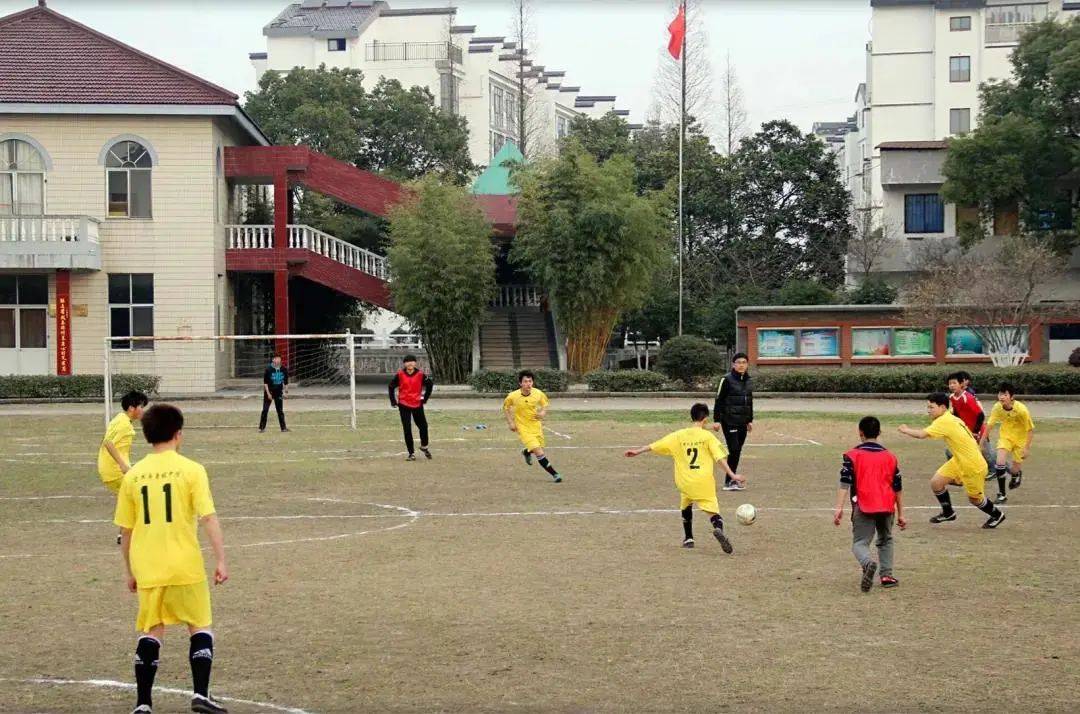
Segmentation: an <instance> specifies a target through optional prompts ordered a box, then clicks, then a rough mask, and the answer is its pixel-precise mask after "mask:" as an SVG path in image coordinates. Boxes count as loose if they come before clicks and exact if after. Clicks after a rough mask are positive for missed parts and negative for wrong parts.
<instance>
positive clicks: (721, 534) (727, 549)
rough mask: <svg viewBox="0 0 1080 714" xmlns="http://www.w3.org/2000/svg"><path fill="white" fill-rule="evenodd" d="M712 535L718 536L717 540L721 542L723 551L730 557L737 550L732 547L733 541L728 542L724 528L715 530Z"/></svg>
mask: <svg viewBox="0 0 1080 714" xmlns="http://www.w3.org/2000/svg"><path fill="white" fill-rule="evenodd" d="M712 534H713V535H714V536H716V540H718V541H720V549H721V550H723V551H724V552H725V553H727V554H728V555H731V554H732V552H734V550H735V548H733V547H732V546H731V541H730V540H728V537H727V536H726V535H724V529H723V528H713V531H712Z"/></svg>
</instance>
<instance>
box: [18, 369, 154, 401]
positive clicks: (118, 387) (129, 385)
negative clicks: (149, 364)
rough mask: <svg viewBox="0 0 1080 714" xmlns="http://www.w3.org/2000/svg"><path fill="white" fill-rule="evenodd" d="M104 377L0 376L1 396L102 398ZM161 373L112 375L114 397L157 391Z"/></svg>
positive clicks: (80, 375) (79, 375)
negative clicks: (153, 374)
mask: <svg viewBox="0 0 1080 714" xmlns="http://www.w3.org/2000/svg"><path fill="white" fill-rule="evenodd" d="M104 382H105V380H104V378H103V377H102V376H101V375H100V374H77V375H73V376H70V377H55V376H47V375H41V376H24V375H12V376H0V399H80V398H91V397H98V398H101V397H102V396H103V395H104V394H105V384H104ZM160 382H161V378H160V377H154V376H151V375H148V374H118V375H116V376H115V377H113V380H112V386H113V397H114V398H117V399H119V398H120V397H122V396H124V395H125V394H127V393H128V392H130V391H133V390H137V391H140V392H145V393H146V394H147V395H148V396H154V395H156V394H157V391H158V385H159V384H160Z"/></svg>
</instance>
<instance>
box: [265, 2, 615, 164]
mask: <svg viewBox="0 0 1080 714" xmlns="http://www.w3.org/2000/svg"><path fill="white" fill-rule="evenodd" d="M456 16H457V8H454V7H438V8H419V9H416V8H414V9H394V8H392V7H391V6H390V5H389V4H388V3H386V2H383V1H382V0H303V1H302V2H298V3H293V4H291V5H288V6H287V7H286V8H285V9H284V10H282V11H281V13H280V14H279V15H278V16H277V17H276V18H274V19H273V20H271V21H270V23H269V24H267V25H266V26H265V27H264V28H263V35H264V36H265V37H266V50H265V51H262V52H253V53H251V54H250V55H249V58H250V60H251V62H252V65H253V66H254V68H255V72H256V76H257V77H261V76H262V74H263V73H264V72H267V71H273V72H288V71H289V70H291V69H292V68H294V67H305V68H308V69H314V68H317V67H319V66H320V65H323V64H325V65H326V66H327V67H331V68H333V67H338V68H353V69H358V70H361V71H362V72H363V73H364V79H365V84H371V85H373V84H374V83H375V82H377V81H378V79H379V78H380V77H387V78H390V79H396V80H398V81H399V82H401V84H402V85H403V86H406V87H409V86H414V85H419V86H423V87H427V88H428V89H429V90H430V91H431V93H432V94H433V95H434V97H435V99H436V101H437V102H438V104H439V106H441V107H442V108H443V110H445V111H449V112H453V113H455V114H459V115H461V116H463V117H465V119H466V121H467V123H468V127H469V151H470V155H471V157H472V160H473V163H475V164H477V165H480V166H483V165H486V164H487V163H488V162H489V161H490V159H491V157H493V156H494V155H495V154H496V153H498V151H499V149H501V148H502V146H503V144H504V143H506V142H507V141H511V142H514V143H515V144H521V139H522V132H521V129H520V127H519V126H518V124H519V123H520V116H519V111H518V109H519V106H520V103H521V94H522V92H521V87H520V84H519V79H522V78H523V79H524V80H525V82H524V85H525V97H526V102H527V105H528V106H527V111H526V123H527V133H526V139H527V143H528V153H529V154H534V153H544V152H548V151H551V150H553V149H554V147H555V145H556V142H557V140H558V138H560V137H561V136H564V135H565V134H566V133H567V132H568V131H569V126H570V121H571V120H572V119H573V118H574V117H575V116H578V115H581V114H585V115H588V116H597V117H598V116H602V115H603V114H606V113H607V112H608V111H612V110H615V111H616V113H618V114H619V115H621V116H626V115H628V114H629V112H628V111H626V110H616V109H615V99H616V98H615V97H614V96H610V95H585V94H582V93H581V88H580V87H578V86H574V85H571V84H570V83H569V82H567V80H566V73H565V72H564V71H561V70H557V69H550V68H548V67H546V66H544V65H541V64H539V63H538V61H537V59H536V58H533V57H530V56H528V54H527V53H522V52H521V50H520V49H519V48H518V47H517V44H516V43H515V42H514V41H512V40H508V39H507V38H505V37H502V36H488V35H480V34H477V31H476V26H475V25H458V24H455V20H456ZM522 68H524V69H522ZM519 75H522V77H519ZM534 150H535V151H534Z"/></svg>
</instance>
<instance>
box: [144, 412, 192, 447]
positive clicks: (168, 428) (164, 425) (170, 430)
mask: <svg viewBox="0 0 1080 714" xmlns="http://www.w3.org/2000/svg"><path fill="white" fill-rule="evenodd" d="M183 428H184V415H183V413H181V411H180V410H179V409H177V408H176V407H174V406H173V405H172V404H155V405H154V406H152V407H150V408H149V409H147V410H146V413H145V414H143V418H142V433H143V436H145V437H146V440H147V441H148V442H150V443H151V444H164V443H165V442H168V441H172V440H173V438H174V437H175V436H176V434H177V432H179V431H180V430H181V429H183Z"/></svg>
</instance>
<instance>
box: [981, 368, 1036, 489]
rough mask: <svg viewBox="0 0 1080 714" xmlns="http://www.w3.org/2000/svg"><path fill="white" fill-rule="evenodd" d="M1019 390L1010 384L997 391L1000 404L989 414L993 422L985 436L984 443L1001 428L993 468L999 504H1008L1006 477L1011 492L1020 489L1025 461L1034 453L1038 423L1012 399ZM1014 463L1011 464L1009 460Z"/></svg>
mask: <svg viewBox="0 0 1080 714" xmlns="http://www.w3.org/2000/svg"><path fill="white" fill-rule="evenodd" d="M1014 394H1016V387H1014V386H1013V385H1012V384H1009V383H1008V382H1005V383H1003V384H1002V385H1001V386H1000V387H998V400H997V403H996V404H995V405H994V408H993V409H991V410H990V420H989V421H987V422H986V433H985V434H983V436H982V440H983V443H986V442H988V441H989V439H990V427H992V426H994V425H995V424H1000V425H1001V431H1000V432H999V433H998V441H997V459H996V464H995V466H994V475H995V476H997V482H998V497H997V502H998V503H1004V502H1005V501H1007V500H1008V496H1006V495H1005V473H1006V472H1008V473H1009V474H1010V475H1011V476H1012V478H1010V479H1009V489H1010V490H1012V489H1014V488H1020V482H1021V481H1022V480H1023V478H1024V470H1023V466H1024V459H1026V458H1027V457H1028V452H1029V451H1031V442H1032V440H1034V438H1035V422H1033V421H1032V420H1031V412H1029V411H1028V408H1027V406H1026V405H1024V403H1023V402H1020V401H1017V400H1016V399H1015V398H1014V397H1013V395H1014ZM1010 456H1011V457H1012V463H1009V457H1010Z"/></svg>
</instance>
